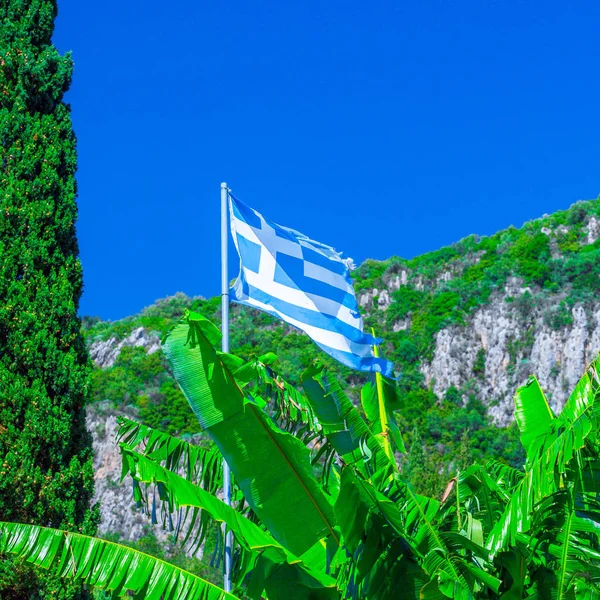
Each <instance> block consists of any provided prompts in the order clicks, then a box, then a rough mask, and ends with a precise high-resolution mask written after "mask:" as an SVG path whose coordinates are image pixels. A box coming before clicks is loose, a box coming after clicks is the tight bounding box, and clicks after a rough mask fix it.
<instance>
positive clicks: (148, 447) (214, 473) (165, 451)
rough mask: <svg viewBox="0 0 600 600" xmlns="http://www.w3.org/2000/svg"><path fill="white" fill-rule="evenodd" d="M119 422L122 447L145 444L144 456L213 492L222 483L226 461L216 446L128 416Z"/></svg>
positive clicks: (134, 446)
mask: <svg viewBox="0 0 600 600" xmlns="http://www.w3.org/2000/svg"><path fill="white" fill-rule="evenodd" d="M117 424H118V426H119V427H118V429H117V434H116V438H117V441H118V442H119V443H120V446H121V447H125V448H127V449H129V450H135V449H136V448H138V447H140V446H143V451H142V453H143V454H144V455H145V456H148V457H149V458H151V459H152V460H155V461H156V462H158V463H159V464H161V465H163V466H164V467H165V468H167V469H168V470H169V471H175V472H178V473H179V474H180V475H182V476H183V477H184V478H185V479H187V480H188V481H192V482H193V483H197V484H198V485H200V486H202V488H203V489H205V490H207V491H210V492H212V493H214V492H216V491H217V490H218V489H219V488H220V487H221V486H222V485H223V460H222V457H221V453H220V452H219V449H218V448H217V447H216V446H214V447H212V448H203V447H201V446H195V445H193V444H190V443H188V442H186V441H184V440H181V439H179V438H176V437H173V436H170V435H168V434H167V433H163V432H162V431H157V430H156V429H152V428H151V427H148V426H147V425H141V424H140V423H136V422H135V421H131V420H129V419H126V418H125V417H119V418H118V419H117Z"/></svg>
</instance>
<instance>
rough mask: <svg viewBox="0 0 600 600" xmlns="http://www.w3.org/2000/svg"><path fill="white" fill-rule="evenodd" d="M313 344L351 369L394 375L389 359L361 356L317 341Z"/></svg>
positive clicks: (387, 375) (388, 375) (386, 375)
mask: <svg viewBox="0 0 600 600" xmlns="http://www.w3.org/2000/svg"><path fill="white" fill-rule="evenodd" d="M315 344H317V346H319V348H321V350H323V351H324V352H327V354H329V356H331V357H332V358H335V360H337V361H338V362H341V363H342V364H343V365H346V366H347V367H350V368H351V369H356V370H357V371H372V372H377V373H381V374H382V375H383V376H385V377H389V378H390V379H392V378H393V377H394V370H393V368H394V365H393V364H392V363H391V362H390V361H389V360H385V358H375V357H374V356H366V357H362V356H357V355H356V354H352V353H351V352H343V351H341V350H336V349H335V348H330V347H329V346H325V345H324V344H320V343H319V342H315Z"/></svg>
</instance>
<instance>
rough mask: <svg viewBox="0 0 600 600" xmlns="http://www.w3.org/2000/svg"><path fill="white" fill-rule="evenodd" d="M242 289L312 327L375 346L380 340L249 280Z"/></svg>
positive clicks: (245, 292)
mask: <svg viewBox="0 0 600 600" xmlns="http://www.w3.org/2000/svg"><path fill="white" fill-rule="evenodd" d="M242 289H243V292H244V294H245V295H246V296H248V297H249V298H252V299H254V300H257V301H258V302H260V303H262V304H267V305H269V306H272V307H273V309H274V311H278V313H281V314H284V315H287V316H289V317H290V318H292V319H294V320H295V321H300V322H301V323H310V325H311V326H312V327H317V328H318V329H324V330H325V331H332V332H333V333H339V334H341V335H343V336H344V337H345V338H347V339H349V340H350V341H352V342H355V343H357V344H365V345H368V346H373V345H374V344H375V343H376V342H377V341H378V340H377V339H376V338H374V337H373V336H372V335H370V334H368V333H364V332H362V331H361V330H360V329H357V328H356V327H352V325H348V324H347V323H344V321H340V320H339V319H338V318H337V316H336V315H328V314H325V313H323V312H317V311H314V310H311V309H309V308H302V307H300V306H296V305H295V304H290V303H289V302H286V301H285V300H281V298H275V297H274V296H271V295H270V294H267V293H266V292H263V291H262V290H259V289H257V288H255V287H254V286H252V285H249V284H248V283H247V282H244V286H243V288H242ZM231 292H232V300H236V301H239V298H238V297H237V293H236V291H235V289H234V288H232V289H231ZM273 314H276V313H273ZM276 316H279V314H276Z"/></svg>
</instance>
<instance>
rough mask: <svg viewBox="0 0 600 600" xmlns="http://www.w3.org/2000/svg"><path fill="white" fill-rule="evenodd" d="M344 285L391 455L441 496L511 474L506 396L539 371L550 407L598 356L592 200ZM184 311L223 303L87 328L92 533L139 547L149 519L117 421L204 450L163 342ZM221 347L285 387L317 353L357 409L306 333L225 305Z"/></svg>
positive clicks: (599, 306)
mask: <svg viewBox="0 0 600 600" xmlns="http://www.w3.org/2000/svg"><path fill="white" fill-rule="evenodd" d="M354 279H355V288H356V290H357V294H358V297H359V303H360V305H361V307H362V311H363V315H364V318H365V324H366V325H367V326H368V327H373V328H374V330H375V332H376V334H377V335H378V336H380V337H382V338H383V340H384V343H383V348H382V350H383V353H384V354H385V355H386V357H387V358H389V359H391V360H393V361H394V363H395V365H396V368H397V371H398V373H399V374H400V377H399V380H398V385H399V387H400V389H401V390H402V393H403V397H404V399H405V405H404V408H403V409H402V410H401V411H399V413H398V415H397V416H398V420H399V423H400V425H401V428H402V431H403V435H404V438H405V442H407V447H408V446H409V445H410V446H412V452H409V455H408V458H407V457H398V459H399V461H400V462H401V463H402V466H403V468H404V471H405V473H406V474H407V477H408V478H409V479H410V480H411V482H412V483H413V485H414V486H415V488H416V489H417V490H418V491H420V492H423V493H429V494H433V495H439V494H440V493H441V491H442V490H443V488H444V486H445V484H446V482H447V481H448V479H449V478H450V477H452V474H453V473H454V472H455V471H456V470H457V469H460V468H462V466H463V465H466V464H469V463H470V462H471V461H472V460H480V461H483V460H485V459H488V458H494V459H497V460H500V461H502V462H505V463H507V464H511V465H513V466H515V467H520V466H521V465H522V464H523V462H524V457H523V455H522V453H521V449H520V444H519V443H518V434H517V431H516V427H515V426H514V424H513V423H512V412H513V403H512V394H513V393H514V391H515V389H516V388H517V387H518V386H519V385H521V384H523V383H524V382H525V381H526V380H527V378H528V377H529V375H531V374H532V373H535V374H536V375H537V376H538V378H539V379H540V383H541V384H542V387H543V388H544V389H545V390H547V391H548V395H549V401H550V403H551V405H552V407H553V408H554V409H556V410H558V409H559V408H560V407H562V405H563V404H564V402H565V400H566V397H567V394H568V392H569V390H571V389H572V388H573V387H574V384H575V383H576V381H577V380H578V379H579V377H580V376H581V375H582V373H583V371H584V367H585V365H586V364H587V363H588V362H589V361H590V360H591V359H592V357H593V356H595V354H597V353H598V352H599V351H600V300H599V297H598V292H600V198H599V199H598V200H592V201H586V202H578V203H576V204H574V205H573V206H571V207H570V208H569V209H568V210H565V211H561V212H557V213H554V214H552V215H544V216H543V217H542V218H540V219H536V220H534V221H530V222H528V223H526V224H525V225H524V226H523V227H521V228H520V229H517V228H515V227H509V228H508V229H506V230H503V231H500V232H498V233H496V234H495V235H492V236H489V237H478V236H476V235H472V236H469V237H467V238H465V239H463V240H460V241H459V242H457V243H455V244H453V245H451V246H448V247H445V248H441V249H439V250H437V251H435V252H430V253H427V254H424V255H422V256H418V257H416V258H413V259H410V260H405V259H402V258H399V257H393V258H390V259H389V260H387V261H374V260H367V261H366V262H365V263H363V264H362V265H361V266H360V267H359V268H358V269H357V270H356V271H355V272H354ZM186 308H189V309H192V310H195V311H197V312H201V313H202V314H204V315H205V316H207V317H209V318H211V319H212V320H213V321H214V322H216V323H219V322H220V298H212V299H203V298H189V297H187V296H185V295H184V294H181V293H179V294H176V295H174V296H172V297H170V298H165V299H163V300H159V301H157V302H156V303H155V304H154V305H152V306H150V307H147V308H145V309H144V310H143V311H142V312H141V313H140V314H138V315H135V316H132V317H128V318H126V319H123V320H120V321H116V322H104V321H101V320H99V319H97V318H89V317H85V318H84V319H83V331H84V334H85V337H86V340H87V344H88V348H89V351H90V355H91V357H92V359H93V360H94V362H95V364H96V366H97V368H96V370H95V372H94V382H93V394H92V395H93V399H94V400H93V404H92V405H91V406H90V407H88V426H89V427H90V430H91V431H92V434H93V435H94V443H95V448H96V452H97V456H96V470H97V479H96V487H97V498H98V499H99V500H100V501H101V502H102V505H103V508H102V515H103V520H102V523H101V527H100V531H101V533H104V534H110V535H117V534H119V535H121V536H122V537H125V538H126V539H127V538H128V539H136V538H139V537H140V536H141V535H143V534H144V532H145V529H144V527H143V523H144V522H145V517H144V516H143V515H140V514H139V513H138V512H136V510H135V509H130V508H129V506H130V505H131V504H132V503H131V490H130V489H129V488H128V487H126V486H124V485H120V484H118V479H119V476H120V459H119V456H118V451H117V449H116V446H115V444H114V441H113V437H114V429H115V420H114V419H115V415H117V414H128V415H130V416H133V417H134V418H136V419H137V420H140V421H143V422H144V423H146V424H148V425H151V426H153V427H157V428H160V429H162V430H165V431H167V432H169V433H172V434H175V435H180V436H184V437H187V438H189V439H191V440H195V441H196V442H198V443H203V442H204V440H203V437H202V433H201V432H200V431H199V428H198V425H197V422H196V420H195V418H194V416H193V415H192V413H191V411H190V409H189V407H188V405H187V402H186V401H185V399H184V398H183V395H182V394H181V392H180V391H179V389H178V388H177V386H176V385H175V383H174V381H173V379H172V378H171V376H170V374H169V372H168V369H167V365H166V363H165V360H164V357H163V356H162V352H161V350H160V344H159V340H160V336H161V335H162V334H164V333H165V332H166V331H167V330H168V328H169V327H170V326H171V324H172V323H173V322H174V321H175V320H176V319H177V318H178V317H180V316H181V315H182V314H183V312H184V310H185V309H186ZM231 348H232V350H233V351H234V352H235V353H236V354H239V355H240V356H242V357H244V358H249V357H251V356H259V355H261V354H263V353H265V352H267V351H274V352H275V353H276V354H277V355H278V358H279V360H278V363H277V364H276V369H277V370H278V371H279V372H280V373H281V374H282V375H283V376H284V377H285V378H287V379H288V380H289V381H290V382H292V383H295V384H298V382H299V376H300V373H301V372H302V370H303V368H305V367H306V366H308V365H309V364H310V362H311V361H312V360H313V359H314V358H315V357H318V358H319V359H320V360H321V361H322V362H324V363H325V364H326V365H328V367H329V368H330V370H331V372H332V373H334V374H335V375H336V376H337V377H338V378H339V379H340V381H342V382H343V384H344V386H345V388H346V389H347V390H349V392H350V394H351V396H353V398H354V399H358V389H359V386H360V384H361V383H362V382H364V381H365V377H364V376H363V375H362V374H358V373H356V372H352V371H349V370H348V369H346V368H344V367H341V366H340V365H338V364H336V363H334V362H333V361H332V360H331V359H330V358H329V357H328V356H326V355H324V354H323V353H322V352H320V351H319V350H318V348H317V347H316V346H315V345H314V344H313V343H312V342H311V341H310V340H309V339H308V338H307V337H306V336H304V335H303V334H302V333H300V332H298V331H296V330H294V329H292V328H290V327H288V326H287V325H285V324H283V323H281V322H279V321H276V320H275V319H273V318H271V317H270V316H268V315H266V314H264V313H259V312H257V311H254V310H251V309H248V308H246V307H240V306H233V307H232V314H231ZM411 456H412V457H413V460H412V462H411V458H410V457H411ZM415 457H418V460H417V458H415ZM416 462H418V463H419V464H416ZM123 507H127V508H126V513H125V514H124V515H123ZM158 536H159V538H160V539H161V540H166V534H165V533H164V532H162V533H161V532H158Z"/></svg>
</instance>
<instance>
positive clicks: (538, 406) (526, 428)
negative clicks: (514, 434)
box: [514, 375, 555, 459]
mask: <svg viewBox="0 0 600 600" xmlns="http://www.w3.org/2000/svg"><path fill="white" fill-rule="evenodd" d="M514 399H515V418H516V420H517V424H518V426H519V430H520V431H521V443H522V444H523V448H525V453H526V454H527V457H528V458H530V459H532V458H533V457H534V456H535V453H533V452H532V453H531V454H530V449H531V445H532V442H533V440H535V439H536V438H539V437H540V436H543V435H544V434H545V433H546V432H547V431H548V429H549V427H550V423H551V422H552V420H553V419H554V418H555V417H554V414H553V413H552V410H551V409H550V406H549V405H548V401H547V400H546V396H544V392H543V391H542V388H541V387H540V384H539V383H538V380H537V379H536V378H535V377H534V376H533V375H532V376H531V377H530V378H529V379H528V380H527V383H526V384H525V385H523V386H521V387H520V388H519V389H518V390H517V393H516V394H515V398H514Z"/></svg>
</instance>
